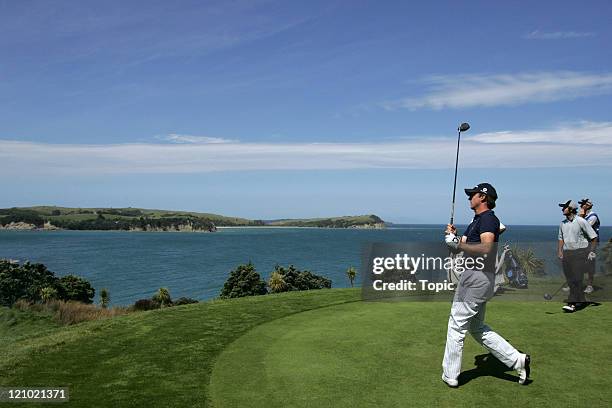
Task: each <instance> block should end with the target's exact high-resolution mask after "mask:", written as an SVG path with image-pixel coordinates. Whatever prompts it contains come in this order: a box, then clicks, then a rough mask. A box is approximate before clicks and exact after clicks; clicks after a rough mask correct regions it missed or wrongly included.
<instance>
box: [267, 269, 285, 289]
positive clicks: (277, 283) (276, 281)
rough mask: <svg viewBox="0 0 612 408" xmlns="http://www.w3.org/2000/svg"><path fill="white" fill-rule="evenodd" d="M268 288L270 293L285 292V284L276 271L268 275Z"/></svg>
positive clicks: (281, 276)
mask: <svg viewBox="0 0 612 408" xmlns="http://www.w3.org/2000/svg"><path fill="white" fill-rule="evenodd" d="M268 286H269V287H270V291H271V292H272V293H279V292H285V291H286V290H287V287H288V286H287V283H286V282H285V280H284V279H283V275H281V274H280V273H278V272H277V271H274V272H272V274H271V275H270V280H269V281H268Z"/></svg>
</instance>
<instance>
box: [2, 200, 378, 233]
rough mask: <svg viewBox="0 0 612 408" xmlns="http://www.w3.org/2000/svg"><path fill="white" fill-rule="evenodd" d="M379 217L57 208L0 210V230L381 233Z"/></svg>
mask: <svg viewBox="0 0 612 408" xmlns="http://www.w3.org/2000/svg"><path fill="white" fill-rule="evenodd" d="M385 226H386V223H385V221H383V220H382V219H381V218H380V217H378V216H376V215H373V214H369V215H355V216H343V217H328V218H307V219H277V220H249V219H246V218H238V217H227V216H223V215H218V214H209V213H199V212H191V211H173V210H152V209H144V208H132V207H128V208H69V207H56V206H36V207H13V208H4V209H0V230H22V231H23V230H49V231H51V230H90V231H155V232H160V231H168V232H171V231H174V232H215V231H217V228H218V227H310V228H357V229H382V228H385Z"/></svg>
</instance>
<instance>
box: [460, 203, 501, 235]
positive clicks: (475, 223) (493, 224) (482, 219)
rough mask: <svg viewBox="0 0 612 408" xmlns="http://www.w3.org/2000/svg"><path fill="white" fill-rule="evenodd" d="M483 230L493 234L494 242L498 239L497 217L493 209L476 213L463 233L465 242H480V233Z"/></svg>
mask: <svg viewBox="0 0 612 408" xmlns="http://www.w3.org/2000/svg"><path fill="white" fill-rule="evenodd" d="M485 232H492V233H493V234H495V242H497V241H498V240H499V219H498V218H497V217H496V216H495V213H494V212H493V210H487V211H485V212H481V213H480V214H476V215H475V216H474V219H473V220H472V222H471V223H470V225H469V226H468V227H467V229H466V230H465V233H464V234H463V235H465V236H466V237H467V242H480V234H482V233H485Z"/></svg>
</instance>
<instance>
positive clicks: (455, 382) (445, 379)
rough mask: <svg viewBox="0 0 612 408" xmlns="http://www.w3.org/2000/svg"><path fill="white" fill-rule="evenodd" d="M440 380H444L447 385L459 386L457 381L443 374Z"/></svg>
mask: <svg viewBox="0 0 612 408" xmlns="http://www.w3.org/2000/svg"><path fill="white" fill-rule="evenodd" d="M442 381H444V382H445V383H446V385H448V386H449V387H451V388H457V387H458V386H459V381H457V380H452V379H450V378H448V377H447V376H445V375H444V374H442Z"/></svg>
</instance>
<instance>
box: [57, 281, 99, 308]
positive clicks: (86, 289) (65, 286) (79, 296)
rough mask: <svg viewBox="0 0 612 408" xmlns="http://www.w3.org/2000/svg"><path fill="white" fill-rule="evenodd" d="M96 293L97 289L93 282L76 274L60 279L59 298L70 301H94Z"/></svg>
mask: <svg viewBox="0 0 612 408" xmlns="http://www.w3.org/2000/svg"><path fill="white" fill-rule="evenodd" d="M95 294H96V291H95V289H94V288H93V287H92V286H91V284H90V283H89V282H88V281H87V280H85V279H83V278H81V277H79V276H75V275H66V276H62V277H61V278H60V280H59V298H60V299H61V300H65V301H69V300H75V301H77V302H83V303H88V304H89V303H92V302H93V297H94V295H95Z"/></svg>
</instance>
